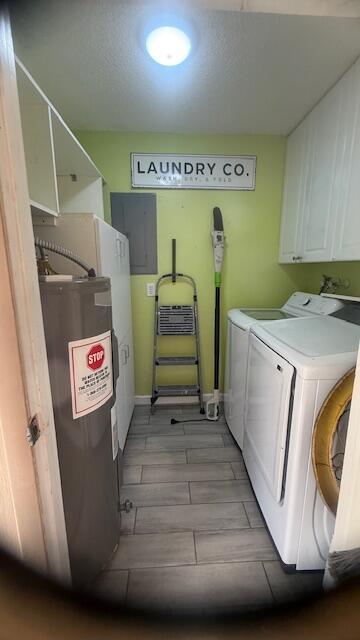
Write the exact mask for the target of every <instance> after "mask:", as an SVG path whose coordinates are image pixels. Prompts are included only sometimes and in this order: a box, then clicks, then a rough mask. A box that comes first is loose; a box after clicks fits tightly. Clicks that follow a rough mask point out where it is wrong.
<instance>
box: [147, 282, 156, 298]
mask: <svg viewBox="0 0 360 640" xmlns="http://www.w3.org/2000/svg"><path fill="white" fill-rule="evenodd" d="M146 294H147V295H148V296H149V297H150V298H153V297H154V295H155V283H154V282H148V283H147V284H146Z"/></svg>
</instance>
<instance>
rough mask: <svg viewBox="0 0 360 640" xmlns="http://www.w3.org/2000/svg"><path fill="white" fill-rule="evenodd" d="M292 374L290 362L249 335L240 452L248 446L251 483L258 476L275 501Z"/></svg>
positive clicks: (279, 486) (281, 469) (278, 496)
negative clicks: (243, 426)
mask: <svg viewBox="0 0 360 640" xmlns="http://www.w3.org/2000/svg"><path fill="white" fill-rule="evenodd" d="M293 376H294V367H292V366H291V364H289V363H288V362H287V361H286V360H284V359H283V358H281V357H280V356H279V355H278V354H277V353H275V352H274V351H272V349H270V348H269V347H268V346H267V345H265V344H264V343H263V342H261V340H259V339H258V338H256V337H255V336H254V335H251V337H250V349H249V360H248V375H247V392H246V393H247V395H246V417H245V444H244V452H245V454H246V451H247V449H248V448H249V449H251V453H252V456H251V458H252V459H253V460H255V461H256V468H248V472H249V475H250V478H251V479H252V476H254V479H253V484H254V487H256V486H258V484H259V481H260V479H259V475H260V476H262V478H263V480H265V482H266V484H267V486H268V488H269V489H270V492H271V494H272V496H273V498H274V499H275V500H276V502H280V501H281V498H282V487H283V478H284V463H285V456H286V444H287V432H288V420H289V410H290V399H291V387H292V380H293ZM245 461H246V457H245ZM255 490H256V489H255Z"/></svg>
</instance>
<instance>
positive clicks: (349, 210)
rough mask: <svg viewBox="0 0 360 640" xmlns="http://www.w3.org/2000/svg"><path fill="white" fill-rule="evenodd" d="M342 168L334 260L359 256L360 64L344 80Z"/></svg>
mask: <svg viewBox="0 0 360 640" xmlns="http://www.w3.org/2000/svg"><path fill="white" fill-rule="evenodd" d="M343 80H344V81H343V105H342V120H343V126H342V130H341V148H340V151H341V152H342V158H341V168H340V171H339V176H338V180H337V181H336V187H337V198H338V199H337V216H336V228H335V241H334V248H333V255H332V258H333V260H359V259H360V204H359V203H360V64H359V63H357V64H356V65H354V66H353V67H352V69H350V71H349V72H348V73H347V74H346V76H345V77H344V79H343Z"/></svg>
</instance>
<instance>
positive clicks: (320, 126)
mask: <svg viewBox="0 0 360 640" xmlns="http://www.w3.org/2000/svg"><path fill="white" fill-rule="evenodd" d="M341 93H342V87H341V84H337V85H336V86H335V87H334V88H333V89H332V90H331V91H330V92H329V93H328V94H327V95H326V96H325V98H323V99H322V100H321V102H320V103H319V104H318V105H317V106H316V107H315V109H314V110H313V111H312V112H311V114H310V116H309V124H310V127H309V133H310V157H309V167H308V180H307V186H306V197H305V212H304V233H303V242H302V248H301V249H300V257H301V261H302V262H325V261H327V260H331V254H332V243H333V235H334V229H335V219H336V209H335V201H334V180H335V172H336V170H337V168H338V162H337V160H338V158H337V153H338V136H339V126H340V118H341V111H340V106H341Z"/></svg>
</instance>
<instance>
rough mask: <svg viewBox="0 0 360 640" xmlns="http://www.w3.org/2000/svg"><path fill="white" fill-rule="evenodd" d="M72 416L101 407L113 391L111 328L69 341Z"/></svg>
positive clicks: (80, 415)
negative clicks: (104, 331) (96, 334)
mask: <svg viewBox="0 0 360 640" xmlns="http://www.w3.org/2000/svg"><path fill="white" fill-rule="evenodd" d="M69 367H70V382H71V400H72V412H73V418H81V417H82V416H86V415H87V414H88V413H91V412H92V411H96V409H98V408H99V407H101V406H102V405H103V404H105V402H107V400H108V399H109V398H111V396H112V394H113V373H112V353H111V332H110V331H107V332H106V333H102V334H101V335H99V336H92V337H91V338H85V339H84V340H74V341H73V342H69Z"/></svg>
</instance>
